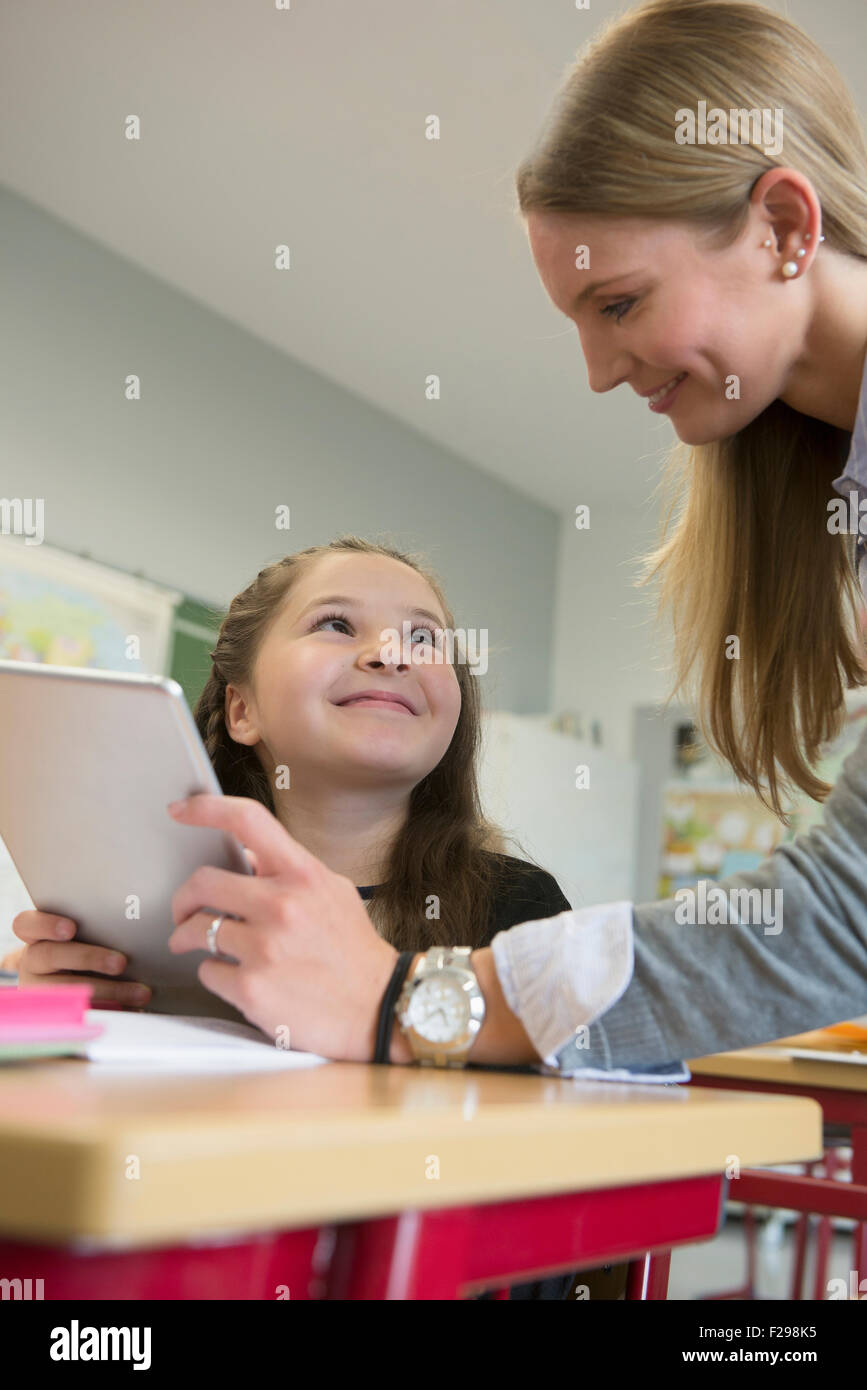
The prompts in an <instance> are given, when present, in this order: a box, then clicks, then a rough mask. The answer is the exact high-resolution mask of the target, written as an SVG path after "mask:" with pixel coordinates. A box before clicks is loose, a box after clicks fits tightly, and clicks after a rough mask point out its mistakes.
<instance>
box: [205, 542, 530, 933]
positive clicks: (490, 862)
mask: <svg viewBox="0 0 867 1390" xmlns="http://www.w3.org/2000/svg"><path fill="white" fill-rule="evenodd" d="M344 551H348V552H356V553H358V554H363V555H384V556H387V557H388V558H389V559H392V560H399V561H400V563H401V564H403V565H408V566H409V567H410V568H411V569H414V570H415V571H416V572H417V573H418V574H421V575H422V576H423V577H424V579H426V580H427V582H428V584H429V585H430V586H431V588H432V589H433V591H434V593H435V594H436V596H437V598H438V599H439V601H440V603H441V604H442V608H443V613H444V615H445V618H446V626H447V627H449V628H454V619H453V616H452V613H451V611H450V609H449V607H448V604H447V603H446V601H445V597H444V595H443V592H442V589H441V587H440V585H439V584H438V582H437V580H436V579H435V578H434V576H433V575H432V574H430V573H429V572H428V571H427V570H426V569H425V568H423V566H422V564H421V563H420V561H418V560H417V559H416V558H415V557H411V556H409V555H404V554H402V553H401V552H400V551H398V550H392V549H390V548H389V547H388V546H385V545H377V544H374V543H373V542H370V541H365V540H361V539H359V538H358V537H357V536H341V537H339V538H338V539H336V540H333V541H331V542H330V543H329V544H328V545H316V546H310V547H308V549H306V550H299V551H297V552H296V553H295V554H294V555H287V556H286V557H285V558H284V559H282V560H278V561H276V562H275V563H274V564H270V565H267V566H266V567H265V568H264V569H262V570H260V571H259V573H258V574H257V576H256V578H255V579H254V580H253V582H252V584H249V585H248V586H247V588H246V589H244V590H243V592H242V593H240V594H237V595H236V597H235V598H234V599H233V600H232V602H231V604H230V606H229V611H228V613H227V614H226V616H225V618H224V619H223V622H222V624H221V626H220V631H219V635H218V638H217V645H216V646H215V648H214V650H213V651H212V652H211V654H210V655H211V661H212V667H211V674H210V676H209V677H208V680H207V682H206V684H205V687H204V689H203V691H202V693H201V695H200V697H199V700H198V702H197V704H196V709H195V720H196V725H197V727H198V730H199V733H200V734H201V736H202V739H203V741H204V744H205V747H206V749H207V751H208V755H209V757H210V759H211V762H212V763H213V766H214V770H215V772H216V774H217V779H218V781H219V783H220V786H221V787H222V789H223V791H224V792H225V793H226V795H227V796H249V797H253V798H254V799H255V800H257V801H261V802H262V804H263V805H264V806H267V808H268V810H269V811H271V812H272V813H275V804H274V789H273V787H272V784H271V781H270V780H269V778H268V775H267V774H266V772H265V769H264V768H263V766H262V764H261V762H260V761H259V759H258V757H257V756H256V752H255V749H253V748H251V747H248V746H247V745H245V744H241V743H236V742H235V741H234V739H232V738H231V736H230V735H229V732H228V729H227V728H226V718H225V712H226V687H227V685H232V686H235V687H238V686H242V685H244V684H247V683H249V681H250V679H251V676H252V673H253V667H254V664H255V661H256V656H257V653H258V651H259V647H260V645H261V643H262V640H263V639H264V637H265V634H266V632H267V631H268V629H269V627H270V626H271V623H272V622H273V621H274V618H275V617H276V615H277V612H278V610H279V608H280V606H281V604H282V603H283V601H284V599H285V598H286V596H287V594H288V593H289V591H290V590H291V588H292V586H293V585H294V584H295V583H296V581H297V580H298V579H299V577H300V576H301V574H302V573H303V572H306V570H307V568H308V567H309V566H311V565H313V564H315V563H316V561H317V560H318V559H320V558H321V557H323V556H326V555H333V554H335V552H338V553H339V552H344ZM454 671H455V675H456V677H457V681H458V685H459V688H460V693H461V711H460V715H459V717H458V722H457V726H456V728H455V732H454V735H453V737H452V741H451V743H450V744H449V747H448V749H447V750H446V752H445V754H444V755H443V757H442V758H441V759H440V761H439V763H438V764H437V766H436V767H435V768H433V769H432V770H431V771H430V772H429V773H428V774H427V776H426V777H425V778H423V780H422V781H421V782H419V783H418V785H417V786H415V787H414V788H413V790H412V793H411V795H410V803H409V813H408V815H407V818H406V822H405V824H404V826H403V828H402V830H401V831H400V832H399V834H398V836H397V838H396V840H395V843H394V845H393V847H392V851H391V857H390V862H389V866H388V872H387V875H386V879H387V881H386V882H385V884H383V885H382V887H380V888H377V892H376V894H375V895H374V897H373V899H372V900H371V903H370V916H371V919H372V920H373V922H374V923H375V924H376V926H377V929H378V930H379V932H380V935H382V936H383V937H384V938H385V939H386V940H387V941H390V942H391V943H392V945H394V946H396V947H398V949H399V950H409V949H413V950H424V949H426V948H427V947H428V946H436V945H443V946H445V945H452V944H453V943H454V942H455V941H460V942H462V943H463V944H464V945H465V946H481V945H485V944H486V943H487V941H488V920H489V913H490V906H491V898H492V891H493V888H494V884H495V882H500V883H502V881H503V880H502V877H501V875H503V874H506V873H509V872H512V871H514V870H513V869H512V870H510V867H509V865H508V864H507V863H506V862H505V861H502V862H500V861H495V860H494V859H493V858H492V852H493V853H503V840H502V837H501V834H500V832H499V830H498V829H497V827H495V826H494V825H493V824H492V823H491V822H489V821H488V820H487V819H486V818H485V817H484V815H483V814H482V809H481V805H480V801H479V792H478V785H477V780H476V759H477V755H478V751H479V746H480V738H481V702H480V696H479V687H478V679H477V678H476V677H475V676H474V675H473V674H472V672H471V669H470V667H469V665H468V664H467V663H466V662H461V661H456V662H455V666H454ZM281 794H282V795H291V792H282V793H281Z"/></svg>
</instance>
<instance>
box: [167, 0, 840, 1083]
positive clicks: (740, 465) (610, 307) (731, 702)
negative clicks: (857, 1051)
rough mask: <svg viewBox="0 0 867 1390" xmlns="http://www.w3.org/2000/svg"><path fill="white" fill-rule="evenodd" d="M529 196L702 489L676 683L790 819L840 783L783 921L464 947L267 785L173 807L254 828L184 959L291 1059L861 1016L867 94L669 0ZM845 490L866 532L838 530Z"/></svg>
mask: <svg viewBox="0 0 867 1390" xmlns="http://www.w3.org/2000/svg"><path fill="white" fill-rule="evenodd" d="M700 103H704V107H702V108H700V106H699V104H700ZM707 109H719V110H721V111H723V112H724V113H733V117H732V119H733V120H734V119H735V118H736V116H737V113H738V112H740V111H742V110H743V111H748V110H752V109H756V110H758V111H760V112H768V113H770V114H771V115H772V116H775V115H776V113H777V112H781V113H782V119H783V141H782V145H781V147H780V148H779V149H778V148H777V144H776V143H775V141H774V139H773V137H774V135H776V134H779V131H778V130H776V131H760V132H758V134H756V132H755V131H753V136H754V137H755V138H752V139H744V138H741V139H738V140H736V141H734V142H732V141H731V140H729V141H727V142H726V143H721V142H720V141H718V140H717V141H716V143H713V142H710V141H708V140H706V139H705V140H702V139H696V140H695V141H694V142H690V140H689V139H688V138H687V139H678V138H677V136H678V134H680V135H681V136H683V135H684V132H686V134H687V136H688V134H689V122H688V120H687V118H686V117H685V116H684V114H683V113H684V112H691V113H694V114H696V115H697V113H698V112H699V111H700V110H704V111H706V110H707ZM699 128H700V122H698V121H696V122H695V123H694V131H693V133H695V130H696V129H699ZM716 133H717V134H719V129H718V127H717V131H716ZM741 134H743V131H742V132H741ZM517 188H518V200H519V206H520V211H521V213H522V215H523V217H524V219H525V220H526V229H527V233H528V236H529V242H530V248H531V252H532V255H533V258H534V261H535V264H536V266H537V269H538V271H539V275H540V277H541V280H542V284H543V286H544V289H545V291H546V292H547V294H548V295H549V296H550V298H551V300H552V301H553V303H554V305H555V306H556V308H557V309H558V310H559V311H560V312H562V313H563V314H565V315H566V316H567V317H568V318H569V319H570V321H571V322H572V323H574V325H575V327H576V329H577V331H578V334H579V338H580V341H581V347H582V351H583V353H584V357H585V360H586V363H587V370H588V376H589V381H590V386H591V388H592V389H593V390H595V391H604V392H607V391H612V390H613V389H614V388H615V387H618V386H621V387H623V388H625V389H626V388H629V387H631V388H632V389H633V390H635V391H637V392H638V393H639V394H642V395H647V394H648V393H651V397H650V398H651V408H652V409H653V408H655V409H656V410H657V411H661V412H664V413H666V414H668V416H669V418H670V419H671V422H672V425H673V426H674V429H675V432H676V434H677V436H678V439H679V441H680V442H679V443H678V445H677V446H676V447H675V453H674V456H673V465H672V466H673V470H674V476H675V479H676V480H677V479H679V483H678V486H679V494H678V499H679V500H678V502H677V505H676V506H675V509H674V511H673V512H672V513H671V518H670V525H669V530H668V534H667V536H666V538H665V540H664V543H663V544H662V545H661V548H660V549H659V550H658V552H657V553H656V554H655V555H654V556H652V557H650V561H649V565H648V574H656V575H657V576H658V577H659V579H660V581H661V586H662V587H661V598H662V608H663V611H670V612H671V614H672V616H673V618H674V631H675V640H676V646H677V656H678V663H679V669H678V688H680V687H681V686H685V685H686V684H687V683H689V682H692V684H693V685H694V687H695V699H696V707H697V711H698V715H699V719H700V722H701V724H702V726H703V729H704V731H705V734H706V736H707V738H708V739H709V741H710V742H711V743H712V744H713V746H714V747H716V748H717V749H718V751H719V752H720V753H721V754H722V755H723V756H724V757H725V758H727V759H728V761H729V763H730V764H731V766H732V768H733V769H734V770H735V772H736V773H737V774H738V776H739V777H740V778H741V779H742V780H743V781H744V782H745V783H746V784H747V785H749V786H751V787H753V788H755V789H756V790H757V791H759V792H760V794H761V795H762V796H763V797H765V799H766V800H767V801H768V804H770V805H771V806H773V807H774V808H775V810H776V811H777V812H778V813H780V812H781V811H782V808H783V805H784V796H785V794H786V792H787V791H788V790H789V789H791V788H800V789H802V790H803V791H805V792H807V793H808V794H809V795H811V796H813V797H816V798H818V799H822V798H824V797H826V796H827V801H826V802H825V806H824V819H823V822H822V824H821V826H819V827H817V828H815V829H813V830H812V831H810V832H809V833H808V834H807V835H805V836H802V837H799V838H797V839H796V840H795V841H794V843H792V844H788V845H785V846H784V847H782V848H780V849H779V850H777V851H776V852H775V853H774V854H773V855H772V856H771V857H770V858H769V859H767V860H766V861H765V862H764V863H763V864H762V865H761V867H760V868H759V869H757V870H756V871H755V872H754V873H744V874H737V875H735V876H733V877H732V878H731V879H728V880H724V881H723V884H722V886H723V887H724V888H726V889H731V890H749V891H753V890H756V889H759V890H765V889H767V890H770V891H772V892H777V891H779V892H781V893H782V903H783V913H784V922H783V929H782V931H780V932H774V933H767V932H766V931H765V930H764V928H763V926H762V925H761V924H759V923H756V924H751V923H749V922H744V923H742V924H740V925H738V924H736V923H735V922H734V921H731V922H729V923H728V924H725V925H719V926H686V925H680V924H679V923H678V920H677V916H676V909H677V906H678V904H677V903H676V902H675V900H674V899H672V900H669V901H666V902H661V903H654V904H648V905H639V906H636V905H633V904H632V903H627V902H620V903H612V904H607V905H604V906H601V907H598V908H587V909H583V910H581V911H575V912H571V911H570V912H566V911H564V912H562V913H560V914H557V915H555V916H553V917H550V918H548V919H546V920H539V921H532V920H528V921H523V922H520V923H518V924H517V925H514V926H511V927H510V928H509V929H508V930H504V931H500V932H498V933H497V935H496V936H494V938H493V940H492V941H491V944H490V945H487V946H482V947H477V948H476V949H474V950H472V951H471V953H468V954H467V955H466V956H465V957H460V958H459V959H458V960H457V961H455V960H446V961H445V962H444V961H443V960H442V959H440V958H437V959H434V958H433V957H432V955H431V953H430V952H424V953H419V952H416V953H415V954H414V953H413V952H412V951H411V950H406V951H400V950H399V949H398V947H397V946H396V945H394V944H392V943H391V942H389V941H387V940H385V939H383V937H381V936H379V935H377V933H376V932H375V930H374V929H373V927H372V925H371V923H370V921H369V919H368V917H367V915H366V913H365V910H364V908H363V906H362V905H361V904H360V902H359V899H358V894H357V891H356V888H355V886H354V884H353V882H352V880H351V877H348V876H345V875H341V874H339V873H336V872H334V871H333V870H331V869H329V868H326V866H325V865H324V864H323V863H322V862H321V861H320V860H319V859H318V858H316V856H315V855H314V854H313V853H311V852H310V850H309V849H306V848H304V847H302V846H301V845H300V844H299V843H298V842H297V841H296V840H295V839H293V838H292V837H291V835H290V834H289V833H288V832H287V830H286V829H285V828H284V827H283V826H281V825H280V824H279V823H278V822H277V821H276V820H275V819H274V817H273V816H272V815H270V814H269V813H268V811H267V810H266V808H265V807H264V806H263V805H261V804H260V803H257V802H256V801H254V800H251V799H249V798H245V797H232V796H229V797H226V798H224V799H222V800H221V799H219V798H210V797H207V796H201V797H195V798H192V799H191V800H190V801H189V802H188V803H185V804H184V805H183V806H181V807H180V808H178V809H177V810H176V811H175V812H174V814H176V816H177V819H178V820H180V821H182V822H183V823H187V824H191V825H219V826H221V827H223V828H225V829H227V830H229V831H230V832H233V833H235V834H236V835H237V836H238V837H239V838H240V839H241V840H242V842H243V843H244V844H245V845H247V846H248V847H249V848H250V849H251V850H252V851H254V853H255V855H256V859H257V869H258V872H257V876H256V877H255V878H244V877H242V876H239V875H227V876H225V881H224V885H223V886H224V892H223V896H222V898H221V900H220V903H219V907H220V908H221V910H222V911H223V912H225V913H227V914H228V913H231V914H235V915H236V916H238V917H240V918H243V921H241V922H235V921H231V920H223V919H222V918H218V919H213V920H212V918H211V916H210V915H209V914H208V913H206V912H205V911H203V910H202V909H203V908H204V906H205V905H206V904H212V903H213V901H214V899H213V884H207V885H203V884H202V882H201V881H199V880H197V879H196V877H195V876H194V877H193V878H192V879H190V880H189V881H188V883H187V884H185V885H184V886H183V887H182V888H181V889H180V890H179V892H178V894H177V895H176V898H175V902H174V916H175V921H176V923H177V924H178V925H177V930H176V931H175V933H174V937H173V949H175V950H178V951H186V950H196V951H201V950H203V949H207V948H208V947H209V946H210V947H211V948H213V946H214V943H215V941H216V939H217V934H218V933H219V948H220V950H221V951H222V952H224V953H226V954H228V955H229V956H230V957H231V958H232V959H231V960H228V961H227V960H225V959H223V960H210V959H209V960H206V961H205V963H204V964H203V965H202V966H201V971H200V973H201V978H202V981H203V983H204V984H205V985H206V986H207V987H208V988H210V989H212V990H213V991H214V992H215V993H216V994H218V995H220V996H221V997H222V998H223V999H225V1000H228V1001H229V1002H230V1003H232V1004H235V1005H236V1007H238V1008H239V1009H241V1011H242V1012H243V1013H244V1014H245V1015H246V1016H247V1018H249V1019H250V1020H251V1021H252V1022H253V1023H255V1024H256V1025H258V1026H259V1027H260V1028H262V1029H263V1030H264V1031H265V1032H268V1033H272V1034H273V1032H274V1031H275V1029H276V1028H277V1027H279V1026H281V1025H285V1024H286V1023H289V1024H290V1025H291V1029H292V1041H293V1045H294V1046H296V1047H300V1048H303V1049H306V1050H309V1051H313V1052H318V1053H323V1054H325V1055H327V1056H330V1057H335V1058H345V1059H357V1060H361V1061H365V1060H370V1059H371V1058H374V1057H376V1058H378V1059H380V1060H388V1059H390V1060H391V1061H393V1062H412V1061H431V1060H432V1061H434V1062H436V1063H438V1064H440V1065H442V1064H445V1063H457V1064H461V1063H463V1062H466V1061H467V1060H469V1061H471V1062H481V1063H492V1064H507V1063H530V1064H533V1065H536V1066H541V1067H543V1068H550V1069H554V1070H558V1071H559V1072H560V1073H561V1074H564V1075H571V1074H575V1073H576V1072H580V1070H581V1069H582V1068H583V1067H586V1066H588V1065H590V1066H603V1067H615V1066H620V1065H630V1064H636V1063H643V1064H650V1065H654V1064H664V1063H667V1062H669V1061H671V1060H673V1059H678V1058H682V1057H690V1056H697V1055H700V1054H705V1053H710V1052H716V1051H719V1050H721V1049H724V1048H728V1047H736V1046H745V1045H747V1044H749V1043H754V1042H762V1041H766V1040H768V1039H771V1038H776V1037H780V1036H782V1035H785V1034H791V1033H795V1032H797V1031H800V1030H802V1029H804V1028H810V1027H817V1026H820V1025H822V1024H828V1023H833V1022H836V1021H838V1020H840V1019H845V1018H849V1017H852V1016H854V1015H858V1014H862V1013H864V1012H867V736H865V737H862V739H861V742H860V744H859V745H858V748H857V749H856V751H855V752H854V753H852V754H851V755H850V757H849V759H848V760H847V762H846V764H845V766H844V770H843V772H842V775H841V777H840V779H839V781H838V783H837V785H836V786H835V788H834V789H833V791H831V793H830V795H827V793H828V791H829V788H827V786H826V785H825V784H824V783H822V782H821V781H820V780H819V778H818V777H817V775H816V773H815V765H816V762H817V757H818V754H819V750H820V748H821V745H822V743H823V742H824V741H825V740H826V739H827V738H828V737H829V736H831V735H832V734H833V733H834V732H835V730H837V729H838V728H839V726H840V723H841V717H842V714H843V710H844V693H845V690H846V688H847V687H850V686H854V685H857V684H863V683H864V681H865V679H867V671H865V665H864V662H865V652H864V645H863V639H862V638H861V637H860V636H859V634H858V630H857V624H856V618H855V608H856V603H857V602H858V600H859V597H860V596H859V592H858V563H859V561H860V565H861V578H862V584H864V586H865V587H867V563H865V534H863V533H867V422H865V415H867V412H865V397H867V380H865V377H864V367H865V356H867V147H865V140H864V134H863V131H862V129H861V126H860V124H859V121H858V117H857V114H856V111H855V108H854V105H853V102H852V99H851V97H850V95H849V94H848V92H847V91H846V88H845V85H844V83H843V81H842V79H841V77H840V74H839V73H838V72H837V71H836V70H835V68H834V67H833V65H832V64H831V63H830V61H829V60H828V59H827V58H826V57H825V55H824V54H823V53H822V52H821V51H820V50H819V49H818V48H817V47H816V45H815V44H814V43H813V42H812V41H811V40H810V39H809V38H808V37H807V35H806V34H805V33H803V31H802V30H800V29H799V28H798V27H797V26H795V25H794V24H792V23H790V22H789V21H787V20H786V19H784V18H782V17H781V16H779V15H777V14H775V13H773V12H772V11H770V10H767V9H765V8H763V7H762V6H759V5H753V4H742V3H737V2H736V0H651V3H648V4H644V5H641V6H639V7H637V8H635V9H633V10H630V11H629V12H628V13H626V14H625V15H624V16H623V17H622V18H620V19H619V20H617V21H616V22H614V23H612V24H610V25H609V26H607V27H606V28H605V29H604V30H603V31H602V32H601V33H600V34H599V35H598V37H596V38H595V39H594V41H593V42H592V43H591V44H590V45H589V46H588V48H587V49H586V50H585V51H584V52H583V53H582V54H580V55H579V59H578V61H577V62H576V64H575V66H574V67H573V68H572V70H571V71H570V72H569V74H568V75H567V77H566V79H565V81H564V82H563V85H562V88H561V90H560V92H559V93H558V96H557V101H556V103H555V106H554V109H553V111H552V114H551V117H550V120H549V122H548V125H547V127H546V129H545V131H544V132H543V134H542V137H541V139H540V141H539V144H538V147H537V148H536V149H535V150H534V152H533V153H532V154H531V156H530V157H529V158H528V159H527V160H526V161H525V162H524V164H523V165H522V166H521V168H520V170H519V172H518V177H517ZM582 247H583V248H587V250H588V251H589V266H588V265H587V259H586V256H585V254H584V253H583V252H582V253H581V254H580V255H577V256H576V249H577V248H582ZM600 281H604V282H606V283H605V284H604V285H596V282H600ZM594 286H596V287H595V288H594ZM579 296H581V298H580V299H579ZM663 388H664V389H663ZM850 494H852V497H851V505H850ZM841 500H842V501H844V502H845V503H846V506H847V508H848V511H847V515H848V516H849V517H850V518H851V517H852V516H855V517H856V518H858V519H859V520H860V518H863V519H864V521H863V533H862V534H861V535H859V534H858V533H857V526H856V527H854V528H852V527H851V526H850V529H848V530H844V531H839V530H837V531H835V530H834V528H833V527H832V526H831V525H830V522H831V516H832V513H831V512H830V511H829V503H832V504H833V503H834V502H837V503H839V502H840V501H841ZM853 509H854V510H853ZM732 635H735V636H737V638H738V641H739V646H740V657H739V659H737V660H732V659H729V655H730V648H729V645H728V644H729V639H730V638H731V636H732ZM230 880H234V881H230ZM206 888H207V889H208V890H209V891H205V889H206ZM463 941H464V938H463V937H461V938H460V940H455V942H454V945H455V946H459V945H461V944H462V943H463ZM466 941H467V944H470V945H471V944H472V943H473V937H472V936H468V937H467V938H466ZM414 1001H415V1002H417V1003H419V1005H420V1007H419V1008H415V1003H414ZM462 1001H463V1002H462ZM468 1001H472V1008H471V1009H470V1005H469V1003H468ZM462 1008H463V1009H464V1010H465V1012H464V1014H463V1015H462V1013H461V1009H462ZM395 1018H397V1019H398V1020H399V1023H400V1026H399V1027H395V1026H394V1021H395ZM585 1029H586V1031H582V1030H585Z"/></svg>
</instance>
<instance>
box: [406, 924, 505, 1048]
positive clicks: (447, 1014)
mask: <svg viewBox="0 0 867 1390" xmlns="http://www.w3.org/2000/svg"><path fill="white" fill-rule="evenodd" d="M471 953H472V948H471V947H470V946H452V947H448V946H431V947H430V949H429V950H427V951H426V952H425V954H424V955H423V956H420V957H419V959H418V960H417V961H416V963H415V966H414V968H413V969H412V970H411V971H410V974H409V976H408V977H407V980H406V983H405V984H404V987H403V989H402V991H401V994H400V998H399V999H398V1001H397V1004H396V1005H395V1010H394V1011H395V1014H396V1016H397V1021H398V1023H399V1024H400V1028H401V1032H402V1033H403V1035H404V1037H405V1038H406V1039H407V1041H408V1042H409V1045H410V1048H411V1049H412V1054H413V1056H414V1058H415V1060H416V1061H417V1062H420V1063H421V1064H422V1066H429V1067H431V1066H432V1067H463V1066H465V1065H466V1061H467V1053H468V1052H469V1050H470V1048H471V1047H472V1045H473V1043H474V1042H475V1040H476V1034H477V1033H478V1031H479V1029H480V1028H481V1026H482V1021H483V1019H484V1017H485V1000H484V995H483V994H482V991H481V990H480V988H479V982H478V980H477V979H476V972H475V970H474V969H473V966H472V963H471V961H470V955H471Z"/></svg>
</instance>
